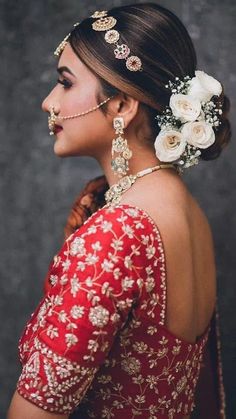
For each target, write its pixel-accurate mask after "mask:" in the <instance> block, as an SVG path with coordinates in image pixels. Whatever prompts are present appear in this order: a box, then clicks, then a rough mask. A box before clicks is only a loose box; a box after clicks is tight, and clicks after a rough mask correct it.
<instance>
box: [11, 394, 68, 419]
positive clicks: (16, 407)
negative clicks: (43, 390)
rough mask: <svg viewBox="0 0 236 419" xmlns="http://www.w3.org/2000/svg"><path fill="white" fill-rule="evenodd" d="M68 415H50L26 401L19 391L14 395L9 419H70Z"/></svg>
mask: <svg viewBox="0 0 236 419" xmlns="http://www.w3.org/2000/svg"><path fill="white" fill-rule="evenodd" d="M68 417H69V416H68V415H60V414H57V413H50V412H48V411H46V410H43V409H41V408H39V407H37V406H36V405H35V404H33V403H31V402H29V401H28V400H26V399H24V398H23V397H22V396H21V395H20V394H19V393H18V392H17V391H16V392H15V393H14V395H13V397H12V400H11V404H10V407H9V410H8V414H7V419H68Z"/></svg>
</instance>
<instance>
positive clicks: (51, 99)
mask: <svg viewBox="0 0 236 419" xmlns="http://www.w3.org/2000/svg"><path fill="white" fill-rule="evenodd" d="M41 107H42V110H43V112H50V108H52V107H53V109H54V112H55V113H56V114H58V113H59V111H60V109H59V104H58V101H57V100H56V96H55V95H54V89H53V90H52V91H51V92H50V93H49V95H48V96H47V97H45V99H44V100H43V102H42V105H41Z"/></svg>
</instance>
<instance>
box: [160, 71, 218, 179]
mask: <svg viewBox="0 0 236 419" xmlns="http://www.w3.org/2000/svg"><path fill="white" fill-rule="evenodd" d="M165 87H166V88H168V89H170V90H171V92H172V95H171V97H170V102H169V106H167V107H166V109H165V111H164V112H162V114H161V115H157V116H156V117H155V118H156V119H157V121H158V125H159V127H160V128H161V130H160V132H159V134H158V136H157V137H156V140H155V143H154V147H155V150H156V156H157V157H158V159H159V160H160V161H162V162H173V163H174V164H176V165H177V166H178V167H179V170H180V171H183V169H185V168H188V167H190V166H193V165H195V164H198V163H199V157H200V155H201V149H206V148H208V147H210V146H211V145H212V144H213V143H214V142H215V132H214V130H213V128H215V129H217V128H218V126H219V125H220V124H221V121H220V119H219V115H221V114H222V109H221V108H222V104H216V103H215V102H214V96H220V94H221V92H222V86H221V83H220V82H219V81H218V80H216V79H214V78H213V77H211V76H209V75H208V74H206V73H204V72H203V71H199V70H196V71H195V77H193V78H192V79H191V78H190V77H189V76H185V77H184V79H183V80H182V81H181V80H180V79H179V77H176V78H175V81H174V82H171V81H169V83H168V84H167V85H166V86H165Z"/></svg>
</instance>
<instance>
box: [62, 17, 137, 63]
mask: <svg viewBox="0 0 236 419" xmlns="http://www.w3.org/2000/svg"><path fill="white" fill-rule="evenodd" d="M107 13H108V12H107V11H106V10H102V11H96V12H94V13H93V15H92V16H90V17H92V18H93V19H97V20H96V21H95V22H93V24H92V29H93V30H94V31H97V32H106V33H105V35H104V39H105V41H106V42H107V43H108V44H114V45H115V49H114V54H115V57H116V58H117V59H118V60H125V63H126V67H127V69H128V70H130V71H142V62H141V60H140V58H139V57H137V56H136V55H130V48H129V47H128V45H127V44H119V43H118V41H119V39H120V34H119V32H118V31H117V30H115V29H113V28H114V26H115V25H116V23H117V20H116V19H115V18H114V17H113V16H107ZM77 25H79V23H76V24H75V25H74V26H77ZM70 34H71V33H69V34H68V35H66V37H65V38H64V39H63V41H62V42H61V43H60V45H59V46H58V47H57V49H56V50H55V52H54V55H56V56H60V54H61V53H62V51H63V50H64V48H65V46H66V44H67V42H68V38H69V37H70Z"/></svg>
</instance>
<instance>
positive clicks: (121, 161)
mask: <svg viewBox="0 0 236 419" xmlns="http://www.w3.org/2000/svg"><path fill="white" fill-rule="evenodd" d="M113 127H114V129H115V133H116V134H118V137H116V138H114V139H113V140H112V149H111V155H112V160H111V168H112V170H113V171H114V173H115V174H116V175H117V176H118V177H119V178H121V177H122V176H123V175H126V174H127V172H128V170H129V159H130V158H131V157H132V151H131V150H130V149H129V147H128V143H127V140H126V139H125V138H123V136H122V135H123V134H124V119H123V118H122V117H116V118H114V119H113ZM115 153H118V156H117V157H115V156H114V154H115Z"/></svg>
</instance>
